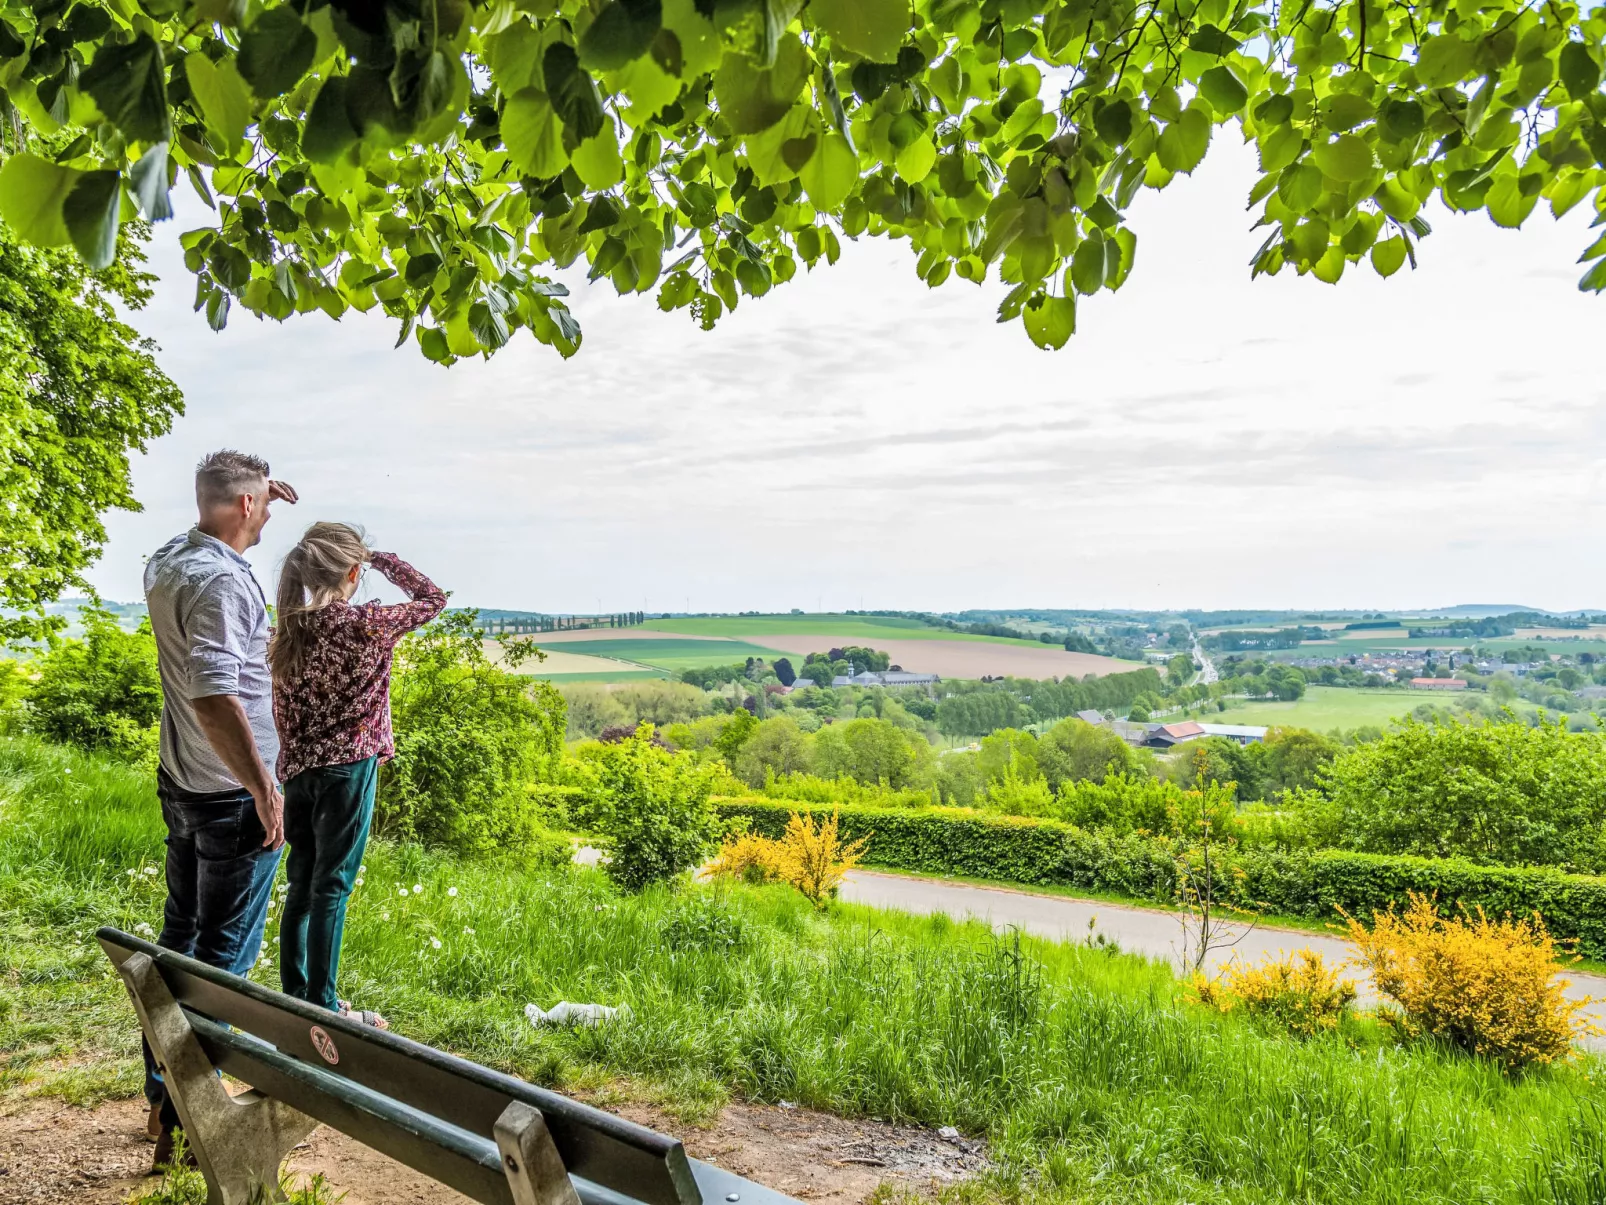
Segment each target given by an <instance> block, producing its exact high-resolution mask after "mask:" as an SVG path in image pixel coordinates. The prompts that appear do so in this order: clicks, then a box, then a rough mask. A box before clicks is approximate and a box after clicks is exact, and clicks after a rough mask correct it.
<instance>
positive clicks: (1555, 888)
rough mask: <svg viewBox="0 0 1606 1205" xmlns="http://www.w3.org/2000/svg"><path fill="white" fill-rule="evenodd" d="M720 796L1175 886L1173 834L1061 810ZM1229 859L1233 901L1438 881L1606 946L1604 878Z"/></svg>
mask: <svg viewBox="0 0 1606 1205" xmlns="http://www.w3.org/2000/svg"><path fill="white" fill-rule="evenodd" d="M715 802H716V804H717V806H718V807H719V810H720V812H721V814H723V815H724V816H726V817H730V818H734V817H746V818H747V819H748V820H749V821H750V822H751V823H752V827H753V831H754V832H757V833H762V834H763V835H764V836H767V837H779V836H780V835H781V834H782V833H783V832H784V831H785V829H786V820H787V817H788V816H789V815H790V814H791V813H793V812H803V813H808V814H814V815H830V813H831V812H832V811H833V810H835V811H838V812H839V813H840V816H841V821H840V824H841V834H842V837H843V839H844V840H856V839H858V838H860V837H863V838H866V845H865V858H864V860H865V862H866V863H867V864H869V865H873V866H886V867H889V868H892V869H896V870H911V871H916V872H920V873H925V874H957V875H966V876H969V877H971V878H978V879H997V880H1001V881H1004V882H1013V883H1027V884H1032V885H1037V886H1055V887H1070V888H1073V889H1078V890H1083V891H1101V892H1114V893H1117V894H1120V895H1126V896H1131V897H1134V898H1137V899H1147V900H1154V901H1156V902H1167V901H1169V900H1170V899H1171V898H1172V896H1173V892H1174V890H1175V887H1176V859H1177V854H1178V846H1177V843H1176V842H1174V841H1172V840H1171V839H1169V838H1166V837H1151V836H1144V835H1140V834H1137V833H1132V834H1129V835H1127V836H1125V837H1113V836H1110V835H1108V834H1105V833H1101V832H1097V831H1089V830H1086V829H1080V828H1077V827H1076V826H1075V825H1070V824H1064V823H1061V822H1059V821H1055V820H1037V819H1032V818H1029V817H1023V816H999V815H992V814H987V813H982V812H975V811H969V810H966V809H963V808H922V809H913V808H901V809H900V808H872V807H863V806H843V807H840V808H833V807H831V806H826V805H823V804H810V803H795V802H788V801H785V800H774V799H768V798H764V797H762V796H743V797H739V798H734V797H733V798H723V799H717V800H716V801H715ZM1222 870H1223V871H1224V872H1227V873H1223V874H1222V875H1221V881H1223V882H1226V883H1230V884H1232V897H1233V901H1234V902H1236V903H1241V904H1252V905H1254V906H1255V907H1257V908H1263V909H1266V910H1268V911H1271V912H1279V913H1282V914H1283V915H1285V916H1305V917H1312V918H1315V919H1317V920H1337V919H1338V909H1339V908H1343V909H1344V911H1346V912H1348V913H1350V914H1351V915H1353V916H1355V917H1358V918H1361V919H1370V917H1371V914H1372V913H1373V912H1374V911H1383V910H1387V909H1389V908H1391V907H1393V906H1395V905H1397V904H1399V905H1403V904H1404V903H1405V898H1406V894H1407V892H1411V891H1417V892H1422V893H1424V894H1430V895H1431V894H1435V893H1436V894H1437V895H1438V897H1439V901H1440V903H1441V904H1449V905H1454V904H1455V903H1457V902H1459V903H1461V904H1463V905H1465V906H1466V907H1467V908H1468V909H1469V910H1470V909H1476V908H1479V907H1481V908H1482V909H1483V910H1484V911H1485V912H1487V913H1488V914H1489V915H1491V916H1501V915H1504V914H1506V913H1508V912H1509V913H1512V914H1514V915H1523V914H1527V913H1531V912H1538V913H1539V914H1540V915H1541V916H1543V917H1544V920H1545V924H1546V925H1547V926H1548V927H1549V929H1550V932H1551V933H1552V934H1553V935H1554V936H1556V937H1557V938H1560V939H1572V940H1576V941H1577V943H1578V944H1577V950H1578V952H1579V953H1581V954H1586V955H1588V956H1590V957H1593V958H1606V878H1595V877H1592V876H1587V875H1575V874H1564V873H1562V872H1561V871H1559V870H1553V869H1530V868H1522V867H1511V866H1478V865H1475V864H1473V863H1471V862H1464V861H1461V860H1459V859H1451V858H1445V859H1436V858H1412V857H1390V856H1386V855H1381V854H1360V853H1349V852H1346V851H1343V850H1318V851H1316V852H1314V853H1303V852H1301V853H1280V852H1276V851H1271V850H1260V849H1247V850H1246V849H1235V850H1232V851H1231V852H1230V853H1229V854H1228V855H1227V856H1226V857H1224V859H1223V863H1222ZM1232 871H1236V872H1239V873H1236V874H1234V873H1231V872H1232Z"/></svg>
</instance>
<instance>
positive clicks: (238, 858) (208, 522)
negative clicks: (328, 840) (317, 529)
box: [145, 450, 296, 1167]
mask: <svg viewBox="0 0 1606 1205" xmlns="http://www.w3.org/2000/svg"><path fill="white" fill-rule="evenodd" d="M281 500H282V501H285V502H290V503H294V502H295V501H296V492H295V490H293V489H291V488H290V487H289V486H288V485H286V484H285V483H284V482H282V481H274V480H272V479H270V478H269V476H268V465H267V462H266V461H263V460H260V459H258V458H257V457H255V456H247V455H245V454H244V453H243V452H231V451H227V450H225V451H222V452H214V453H212V455H210V456H208V457H207V458H206V459H205V460H203V461H201V463H200V464H199V465H198V466H197V467H196V470H195V504H196V508H197V509H198V511H199V512H200V518H199V520H198V522H197V523H196V525H195V526H194V527H192V528H191V529H190V530H189V531H188V532H187V533H185V534H184V535H181V536H177V537H175V538H174V539H172V540H169V541H168V542H167V543H166V544H165V545H163V546H162V548H161V549H160V550H158V551H157V553H156V554H155V555H154V556H152V557H151V559H150V562H149V563H148V564H147V565H146V567H145V601H146V604H147V606H148V607H149V609H150V617H151V628H152V629H153V630H154V631H155V633H156V655H157V663H158V666H159V668H160V671H161V677H162V727H161V761H160V764H159V766H158V769H157V772H156V774H157V784H156V793H157V796H158V797H159V798H160V800H161V804H162V820H163V821H164V822H165V823H166V825H167V904H166V907H165V909H164V911H163V918H162V934H161V936H160V937H159V938H157V944H158V945H160V946H163V947H165V948H167V949H169V950H177V951H178V952H179V953H181V954H188V955H190V956H192V957H194V958H198V959H200V960H201V961H202V962H205V963H209V964H210V965H212V966H216V967H221V968H222V969H223V970H226V971H232V972H233V973H235V974H237V975H238V974H244V973H245V972H246V971H247V970H249V969H250V967H251V966H252V964H253V963H255V962H256V960H257V954H258V953H259V951H260V950H261V948H262V930H263V928H264V926H265V925H266V923H267V915H268V897H269V893H270V892H271V890H272V887H273V877H274V872H275V871H277V870H278V867H279V850H280V847H281V846H283V844H284V798H283V796H282V795H280V793H279V785H278V783H277V782H276V781H275V779H274V776H273V772H272V770H271V769H270V767H272V766H273V764H274V762H275V761H276V760H277V757H278V748H279V740H278V735H277V734H276V732H275V731H274V726H273V694H272V678H271V677H270V676H269V673H268V612H267V605H266V600H265V598H264V596H263V593H262V587H261V586H260V585H259V584H258V583H257V580H256V577H255V575H254V574H253V573H252V572H251V566H250V564H249V563H248V562H247V561H246V559H245V557H244V556H242V555H241V554H242V553H243V552H245V550H246V549H247V548H250V547H252V546H253V545H255V544H256V543H257V542H258V541H259V540H260V539H261V538H262V528H263V526H264V525H265V524H266V523H267V521H268V507H269V505H270V504H271V503H272V502H275V501H281ZM145 1097H146V1099H147V1100H148V1101H149V1102H150V1105H151V1116H150V1123H149V1131H150V1136H151V1137H153V1138H154V1139H155V1141H156V1165H157V1166H158V1167H159V1166H162V1165H164V1164H166V1163H168V1162H170V1160H171V1158H172V1151H173V1130H174V1128H175V1127H176V1126H177V1125H178V1124H179V1120H178V1114H177V1112H176V1111H175V1110H174V1108H173V1104H172V1101H171V1100H169V1099H168V1098H167V1094H166V1092H165V1090H164V1089H163V1086H162V1081H161V1076H160V1074H159V1072H158V1069H157V1067H156V1064H155V1060H154V1059H153V1058H152V1056H151V1052H150V1048H149V1046H147V1047H146V1050H145Z"/></svg>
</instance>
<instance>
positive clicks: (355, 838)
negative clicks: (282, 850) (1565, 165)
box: [279, 757, 379, 1010]
mask: <svg viewBox="0 0 1606 1205" xmlns="http://www.w3.org/2000/svg"><path fill="white" fill-rule="evenodd" d="M378 770H379V759H378V758H377V757H367V758H364V759H363V760H362V761H356V762H348V763H347V764H345V765H343V766H318V767H317V768H315V769H312V770H303V771H302V772H301V773H300V774H297V775H296V776H295V777H294V778H292V779H291V780H290V781H289V782H287V783H285V784H284V838H285V844H286V845H288V846H289V847H290V856H289V857H288V858H286V859H285V873H286V875H287V876H288V878H289V881H290V891H289V894H288V895H286V896H285V900H284V915H283V917H282V918H281V920H280V922H279V981H280V983H281V984H282V985H283V986H284V990H285V993H286V994H287V995H290V996H295V997H296V998H297V999H300V1000H305V1001H307V1002H308V1003H310V1004H317V1005H321V1006H322V1007H324V1008H327V1009H332V1010H333V1009H338V1008H339V1003H338V1001H337V998H336V995H335V974H336V972H337V971H338V970H339V969H340V939H341V935H342V933H343V932H344V930H345V927H346V903H347V901H348V900H350V899H351V888H352V884H353V883H354V882H355V881H356V878H357V871H358V868H359V867H361V865H362V855H363V850H364V849H365V848H366V847H367V845H368V828H369V826H370V825H371V824H372V823H373V819H374V789H375V787H376V786H377V784H378Z"/></svg>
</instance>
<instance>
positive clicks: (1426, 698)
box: [1167, 686, 1534, 732]
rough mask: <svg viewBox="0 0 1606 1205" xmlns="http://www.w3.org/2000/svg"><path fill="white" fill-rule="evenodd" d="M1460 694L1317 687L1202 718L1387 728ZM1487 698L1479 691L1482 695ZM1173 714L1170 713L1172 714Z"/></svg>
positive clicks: (1523, 706)
mask: <svg viewBox="0 0 1606 1205" xmlns="http://www.w3.org/2000/svg"><path fill="white" fill-rule="evenodd" d="M1458 697H1460V694H1459V692H1451V691H1439V690H1408V689H1380V690H1357V689H1350V688H1347V687H1342V686H1312V687H1310V688H1308V689H1307V690H1306V691H1305V697H1304V698H1302V699H1297V700H1295V701H1294V702H1292V703H1279V702H1276V701H1265V700H1260V699H1228V700H1227V710H1226V711H1223V712H1219V713H1218V712H1213V711H1206V712H1205V713H1204V714H1203V715H1201V716H1200V719H1201V721H1202V722H1204V723H1209V724H1265V725H1267V726H1268V727H1270V726H1273V725H1277V724H1285V725H1289V726H1291V727H1294V728H1309V729H1312V730H1313V731H1316V732H1331V731H1332V730H1333V729H1335V728H1346V729H1347V728H1360V727H1363V726H1369V725H1376V726H1378V727H1382V726H1384V725H1386V724H1388V723H1389V722H1390V721H1391V720H1395V719H1398V718H1400V717H1401V716H1404V715H1407V714H1409V713H1410V712H1411V711H1412V710H1414V709H1415V708H1417V707H1420V706H1421V705H1422V704H1423V703H1431V704H1433V705H1435V706H1438V707H1446V706H1454V704H1455V700H1456V699H1457V698H1458ZM1478 697H1479V698H1482V695H1481V694H1480V695H1479V696H1478ZM1513 706H1514V707H1515V708H1516V709H1517V710H1519V711H1533V710H1534V705H1533V704H1532V703H1529V702H1527V701H1526V700H1524V699H1518V700H1517V701H1516V702H1515V703H1514V704H1513ZM1167 718H1169V717H1167Z"/></svg>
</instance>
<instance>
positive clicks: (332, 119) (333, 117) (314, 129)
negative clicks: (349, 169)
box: [301, 75, 357, 163]
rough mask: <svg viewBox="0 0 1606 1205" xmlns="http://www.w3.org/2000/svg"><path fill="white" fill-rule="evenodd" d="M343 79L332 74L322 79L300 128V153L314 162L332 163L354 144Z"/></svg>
mask: <svg viewBox="0 0 1606 1205" xmlns="http://www.w3.org/2000/svg"><path fill="white" fill-rule="evenodd" d="M346 79H347V77H346V76H344V75H332V76H330V77H329V78H328V79H326V80H324V81H323V86H322V87H320V88H319V89H318V95H317V96H316V97H315V98H314V99H313V102H312V110H311V111H310V112H309V113H308V114H307V124H306V127H305V128H304V129H303V130H302V131H301V153H302V154H303V155H305V156H306V157H307V158H308V159H309V160H311V161H312V162H313V163H333V162H334V161H335V160H336V159H338V158H339V157H340V156H341V155H342V154H344V153H345V152H346V151H347V150H348V149H349V148H351V147H352V146H353V145H355V144H356V141H357V129H356V127H355V126H353V125H352V124H351V115H350V113H349V111H348V110H347V107H346Z"/></svg>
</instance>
